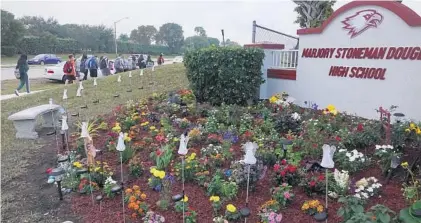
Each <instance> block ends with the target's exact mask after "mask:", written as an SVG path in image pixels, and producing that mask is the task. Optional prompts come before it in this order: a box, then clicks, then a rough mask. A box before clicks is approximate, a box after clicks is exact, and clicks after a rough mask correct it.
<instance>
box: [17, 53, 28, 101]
mask: <svg viewBox="0 0 421 223" xmlns="http://www.w3.org/2000/svg"><path fill="white" fill-rule="evenodd" d="M16 70H19V74H20V84H19V86H18V88H17V89H16V90H15V94H16V95H17V96H19V90H20V89H22V88H23V85H26V92H27V93H28V94H29V93H30V91H29V77H28V70H29V66H28V56H27V55H26V54H22V55H21V56H20V58H19V60H18V63H17V65H16Z"/></svg>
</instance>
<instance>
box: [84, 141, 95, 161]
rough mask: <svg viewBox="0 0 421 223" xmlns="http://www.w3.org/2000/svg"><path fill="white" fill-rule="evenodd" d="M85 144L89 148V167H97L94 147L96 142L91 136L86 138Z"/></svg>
mask: <svg viewBox="0 0 421 223" xmlns="http://www.w3.org/2000/svg"><path fill="white" fill-rule="evenodd" d="M85 143H86V147H87V151H88V152H87V157H88V166H94V165H95V156H96V148H95V146H94V141H93V140H92V138H91V136H88V137H86V138H85Z"/></svg>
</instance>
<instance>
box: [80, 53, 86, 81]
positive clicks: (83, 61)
mask: <svg viewBox="0 0 421 223" xmlns="http://www.w3.org/2000/svg"><path fill="white" fill-rule="evenodd" d="M87 59H88V56H87V55H86V53H84V54H83V55H82V59H80V65H79V72H80V73H83V80H84V81H86V78H88V69H87V67H86V60H87Z"/></svg>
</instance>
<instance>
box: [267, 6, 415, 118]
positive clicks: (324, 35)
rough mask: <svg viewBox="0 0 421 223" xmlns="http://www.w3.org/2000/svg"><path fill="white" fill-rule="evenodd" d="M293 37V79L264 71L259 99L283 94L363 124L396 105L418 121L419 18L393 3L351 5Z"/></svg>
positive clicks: (286, 73)
mask: <svg viewBox="0 0 421 223" xmlns="http://www.w3.org/2000/svg"><path fill="white" fill-rule="evenodd" d="M297 34H298V35H299V38H300V44H299V50H298V63H297V64H298V65H297V68H296V71H295V72H296V73H292V72H291V71H290V70H283V71H282V68H276V67H275V68H274V67H273V66H272V67H271V66H270V65H269V66H266V67H267V68H270V69H267V71H263V70H262V71H263V72H264V76H265V75H266V76H265V79H266V80H267V83H266V84H265V85H262V87H263V88H264V90H263V91H262V89H261V96H262V98H264V97H269V96H270V95H271V94H274V93H277V92H281V91H286V92H288V93H290V95H291V96H293V97H295V98H296V99H297V101H298V102H299V104H304V101H312V102H314V103H317V104H318V105H319V106H321V107H324V106H327V105H328V104H334V105H335V106H336V107H337V108H338V109H339V110H342V111H346V112H348V113H356V114H357V115H361V116H364V117H367V118H378V117H379V115H378V114H377V113H376V111H375V109H376V108H378V107H380V106H383V107H389V106H391V105H397V106H399V108H398V110H399V112H402V113H404V114H405V115H406V116H407V117H408V118H413V119H416V120H421V17H420V16H419V15H418V14H417V13H415V12H414V11H413V10H411V9H410V8H408V7H407V6H405V5H404V4H401V3H398V2H395V1H354V2H350V3H348V4H346V5H344V6H343V7H341V8H339V9H338V10H336V11H335V12H334V13H333V15H332V16H331V17H330V18H329V19H328V20H327V21H325V22H324V23H323V25H322V26H321V27H319V28H310V29H300V30H298V31H297ZM269 51H270V49H268V48H267V47H266V48H265V53H266V56H270V53H269ZM265 62H266V60H265ZM274 69H275V70H276V69H277V70H276V72H275V71H274ZM265 72H266V73H265ZM273 73H277V75H273ZM268 74H269V75H268ZM294 75H295V76H294ZM262 92H263V94H262ZM264 93H266V94H264Z"/></svg>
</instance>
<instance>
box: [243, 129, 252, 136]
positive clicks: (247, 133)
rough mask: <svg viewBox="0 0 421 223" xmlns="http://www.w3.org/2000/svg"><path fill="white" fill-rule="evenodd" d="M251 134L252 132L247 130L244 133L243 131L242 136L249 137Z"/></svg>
mask: <svg viewBox="0 0 421 223" xmlns="http://www.w3.org/2000/svg"><path fill="white" fill-rule="evenodd" d="M252 136H253V133H252V132H251V131H249V130H247V131H246V132H245V133H244V137H246V138H250V137H252Z"/></svg>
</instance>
